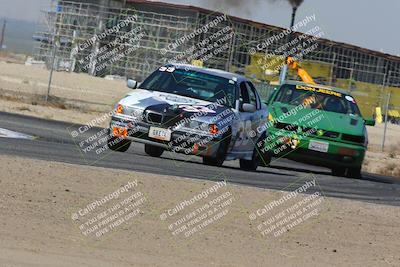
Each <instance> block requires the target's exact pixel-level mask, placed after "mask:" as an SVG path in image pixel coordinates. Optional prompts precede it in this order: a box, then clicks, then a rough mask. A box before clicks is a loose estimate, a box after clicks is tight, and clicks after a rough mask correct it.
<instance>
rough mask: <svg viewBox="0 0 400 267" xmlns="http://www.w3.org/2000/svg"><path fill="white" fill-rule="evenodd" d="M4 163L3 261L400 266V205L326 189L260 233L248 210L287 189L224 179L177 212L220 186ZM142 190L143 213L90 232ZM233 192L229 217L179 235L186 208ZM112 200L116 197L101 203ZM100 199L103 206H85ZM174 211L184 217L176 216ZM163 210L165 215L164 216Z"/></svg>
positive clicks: (3, 159) (2, 159)
mask: <svg viewBox="0 0 400 267" xmlns="http://www.w3.org/2000/svg"><path fill="white" fill-rule="evenodd" d="M0 166H1V168H0V177H1V178H0V203H1V206H2V212H1V213H0V221H1V224H2V227H1V228H0V235H1V237H2V238H1V240H0V262H1V264H0V265H2V266H326V265H329V266H333V265H336V266H349V265H351V266H399V264H400V256H399V253H398V251H399V250H398V248H399V246H400V240H399V239H398V238H393V237H396V236H398V235H399V234H400V228H399V227H398V222H399V220H400V212H399V211H400V208H399V207H392V206H384V205H376V204H369V203H363V202H358V201H349V200H343V199H336V198H325V197H323V192H321V193H322V195H321V197H322V198H323V202H322V204H321V205H323V206H322V207H321V209H320V210H319V213H318V214H316V215H315V216H312V217H310V218H308V219H307V220H304V221H303V222H302V223H300V224H298V225H295V226H294V227H293V228H291V229H290V230H289V231H284V232H283V233H282V234H281V235H279V236H277V237H275V236H274V235H272V234H270V235H267V236H263V235H262V234H261V232H260V231H259V229H258V225H257V224H258V222H257V221H252V220H250V219H249V215H251V214H253V212H254V211H257V212H258V210H262V207H264V206H265V205H266V203H271V201H274V200H278V199H280V198H282V196H283V195H284V194H285V193H283V192H280V191H272V190H261V189H256V188H249V187H244V186H235V185H232V184H229V177H225V178H226V179H227V180H228V183H227V185H225V186H222V185H221V183H220V184H219V186H220V188H218V189H215V190H218V191H214V193H209V196H208V198H207V199H201V200H198V201H197V202H196V203H194V204H193V207H192V206H190V207H189V206H188V207H185V208H184V209H183V208H182V210H179V209H180V207H181V206H179V205H178V204H179V203H182V202H184V201H185V200H190V201H191V200H192V198H193V196H196V195H198V194H200V193H201V192H205V191H207V190H209V189H210V188H212V187H214V186H216V185H217V184H216V183H213V182H209V181H200V180H191V179H183V178H177V177H170V176H160V175H152V174H144V173H137V172H128V171H121V170H111V169H104V168H97V167H88V166H78V165H70V164H64V163H55V162H47V161H40V160H32V159H27V158H20V157H9V156H0ZM316 180H317V182H318V178H317V179H316ZM135 182H136V186H135V185H133V186H132V188H131V189H127V191H126V192H122V191H118V190H120V188H122V187H124V188H126V185H128V184H131V185H132V184H134V183H135ZM116 191H118V192H119V196H118V198H116V195H115V194H114V199H110V197H109V196H110V194H111V193H114V192H116ZM138 192H140V194H141V195H137V196H138V198H135V199H132V198H131V200H132V202H129V203H131V204H132V203H135V204H137V203H138V201H136V200H137V199H139V197H140V198H143V197H144V198H145V201H144V202H142V204H141V205H138V206H136V207H140V210H139V211H138V212H137V213H136V214H135V216H133V217H132V218H131V219H129V220H128V219H127V220H126V221H125V222H123V223H122V224H120V225H117V224H115V221H114V227H112V230H110V231H109V232H107V233H105V234H104V235H99V236H98V237H97V236H96V235H94V232H93V233H90V234H88V233H87V229H88V228H87V227H86V226H88V225H89V224H88V219H90V218H94V217H97V218H100V217H99V216H100V215H99V214H101V212H102V211H103V210H105V209H106V208H107V207H108V208H111V209H112V208H115V207H116V206H115V203H117V202H119V201H120V200H122V199H124V198H125V199H127V198H126V197H127V196H129V195H133V193H135V194H136V193H138ZM207 192H209V191H207ZM226 192H229V194H230V196H229V197H230V198H233V201H232V202H231V203H230V204H229V203H228V204H229V205H227V206H225V207H226V208H228V213H227V214H225V215H224V216H222V217H220V218H217V217H216V216H213V217H214V219H215V221H214V222H213V223H210V224H209V225H204V227H203V228H201V229H200V230H199V231H198V232H195V233H193V234H192V235H190V236H188V237H185V235H184V234H183V232H182V233H180V234H179V233H178V234H176V233H175V234H173V232H172V230H173V231H175V230H176V229H177V227H176V225H177V224H175V225H174V223H176V222H177V221H178V219H179V218H180V217H182V215H185V213H186V216H188V215H187V214H190V213H188V212H189V209H190V210H194V209H193V208H197V207H199V208H200V209H202V208H204V206H203V205H202V203H203V204H204V203H205V202H208V201H209V200H211V199H214V200H215V199H216V198H215V197H216V196H220V195H221V194H222V193H224V194H225V193H226ZM105 196H108V197H109V200H108V201H106V203H103V202H102V201H103V200H104V197H105ZM307 197H309V196H306V195H302V194H300V195H297V196H296V198H295V199H294V200H295V201H296V203H302V201H304V200H305V199H307ZM96 200H97V201H100V202H101V203H103V204H101V205H100V206H97V207H95V208H93V210H91V209H90V208H89V209H88V208H87V207H89V206H88V204H89V203H93V202H95V201H96ZM134 201H136V202H134ZM120 203H122V202H120ZM221 203H222V202H221ZM225 203H227V202H225ZM139 204H140V203H139ZM98 205H99V204H98ZM126 207H127V206H124V208H126ZM84 208H86V211H85V209H84ZM220 208H221V207H220ZM174 209H175V211H177V210H178V211H177V214H173V211H174ZM171 210H172V211H171ZM114 211H115V212H117V211H118V212H120V211H119V210H118V209H115V210H114ZM166 211H167V213H168V216H167V218H166V220H161V219H160V218H162V217H163V214H165V212H166ZM170 211H171V213H172V215H171V216H169V212H170ZM274 211H275V210H274ZM274 211H272V210H271V211H270V212H271V214H273V212H274ZM207 212H210V211H207ZM76 214H78V216H77V215H76ZM74 215H75V216H74ZM160 215H161V216H160ZM107 216H108V215H107ZM194 217H195V216H194ZM194 217H192V218H191V219H193V218H194ZM73 218H74V219H73ZM104 218H106V217H103V218H102V219H104ZM210 218H211V217H210ZM265 218H268V216H267V217H265ZM271 218H272V217H271ZM85 223H86V226H85ZM96 223H98V222H96ZM112 223H113V222H111V223H110V224H112ZM171 224H172V225H173V226H172V227H171V226H170V225H171ZM82 225H83V226H82ZM93 225H94V224H92V225H89V226H93ZM85 227H86V228H85ZM82 229H83V231H81V230H82ZM170 229H172V230H170ZM84 231H86V232H84ZM84 233H86V235H85V234H84Z"/></svg>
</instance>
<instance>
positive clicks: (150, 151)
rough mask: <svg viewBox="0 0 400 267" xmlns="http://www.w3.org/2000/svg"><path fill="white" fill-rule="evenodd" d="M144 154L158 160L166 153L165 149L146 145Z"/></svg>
mask: <svg viewBox="0 0 400 267" xmlns="http://www.w3.org/2000/svg"><path fill="white" fill-rule="evenodd" d="M144 152H146V154H147V155H149V156H151V157H155V158H158V157H161V155H162V154H163V153H164V149H163V148H161V147H157V146H152V145H144Z"/></svg>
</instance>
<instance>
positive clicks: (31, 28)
mask: <svg viewBox="0 0 400 267" xmlns="http://www.w3.org/2000/svg"><path fill="white" fill-rule="evenodd" d="M6 20H7V25H6V31H5V34H4V43H3V45H5V46H6V49H5V50H6V51H10V52H16V53H23V54H31V53H32V51H33V45H34V41H33V39H32V36H33V34H34V33H35V30H36V24H35V23H33V22H27V21H22V20H15V19H6ZM3 21H4V19H3V18H0V32H1V29H2V27H3Z"/></svg>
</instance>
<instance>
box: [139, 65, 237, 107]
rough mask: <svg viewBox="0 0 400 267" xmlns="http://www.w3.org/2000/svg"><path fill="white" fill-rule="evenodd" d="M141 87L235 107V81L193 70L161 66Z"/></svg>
mask: <svg viewBox="0 0 400 267" xmlns="http://www.w3.org/2000/svg"><path fill="white" fill-rule="evenodd" d="M140 88H142V89H147V90H152V91H160V92H165V93H172V94H177V95H181V96H187V97H191V98H196V99H200V100H205V101H210V102H216V101H217V100H223V99H226V101H222V102H219V103H220V104H223V105H225V106H228V107H233V105H234V99H235V98H234V96H235V83H234V82H233V81H230V80H229V79H226V78H223V77H219V76H214V75H211V74H207V73H202V72H196V71H192V70H184V69H174V68H166V67H161V68H160V69H159V70H158V71H155V72H153V73H152V74H151V75H150V76H149V77H148V78H147V79H146V80H145V81H144V82H143V83H142V84H141V85H140Z"/></svg>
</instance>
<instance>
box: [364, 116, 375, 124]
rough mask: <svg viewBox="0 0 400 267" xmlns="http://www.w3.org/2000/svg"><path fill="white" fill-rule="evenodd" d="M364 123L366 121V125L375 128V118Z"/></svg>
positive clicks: (367, 119)
mask: <svg viewBox="0 0 400 267" xmlns="http://www.w3.org/2000/svg"><path fill="white" fill-rule="evenodd" d="M364 121H365V125H368V126H375V119H373V118H365V119H364Z"/></svg>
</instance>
